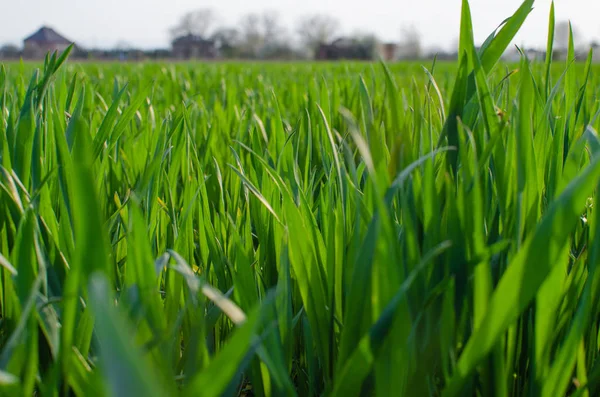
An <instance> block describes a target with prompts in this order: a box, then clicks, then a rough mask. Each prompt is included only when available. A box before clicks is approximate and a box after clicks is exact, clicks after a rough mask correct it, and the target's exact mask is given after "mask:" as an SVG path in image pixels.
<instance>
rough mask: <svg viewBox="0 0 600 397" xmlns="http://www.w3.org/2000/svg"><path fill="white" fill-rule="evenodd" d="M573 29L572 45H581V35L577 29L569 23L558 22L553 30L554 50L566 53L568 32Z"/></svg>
mask: <svg viewBox="0 0 600 397" xmlns="http://www.w3.org/2000/svg"><path fill="white" fill-rule="evenodd" d="M571 29H573V43H574V45H575V47H576V48H577V47H579V46H580V45H581V35H580V33H579V30H578V29H577V27H575V26H574V25H573V24H571V23H570V22H569V21H560V22H558V23H557V24H556V27H555V28H554V48H555V49H556V50H557V51H561V52H566V51H567V49H568V48H569V36H570V31H571Z"/></svg>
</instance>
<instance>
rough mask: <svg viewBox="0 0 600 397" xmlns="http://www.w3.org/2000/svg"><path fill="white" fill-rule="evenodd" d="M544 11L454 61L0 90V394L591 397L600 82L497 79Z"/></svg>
mask: <svg viewBox="0 0 600 397" xmlns="http://www.w3.org/2000/svg"><path fill="white" fill-rule="evenodd" d="M532 3H533V1H525V2H524V4H523V6H522V7H521V8H520V9H519V10H517V11H516V12H515V14H514V16H513V17H512V18H511V19H510V20H508V21H507V23H506V24H504V25H503V27H502V29H501V30H499V31H498V32H497V33H496V35H492V36H490V39H489V40H488V41H486V43H485V44H484V46H482V47H481V48H480V49H476V48H475V45H474V40H473V36H472V29H471V20H470V13H469V8H468V4H467V3H466V2H464V4H463V11H462V12H463V14H462V26H461V39H460V51H459V53H460V54H461V57H460V61H459V62H458V63H436V62H431V63H429V64H425V63H411V64H393V65H384V64H382V63H351V62H347V63H331V64H328V63H314V64H311V63H294V64H291V63H281V64H276V63H256V64H248V63H246V64H244V63H238V64H236V63H229V64H220V63H211V64H199V63H191V64H177V65H172V64H148V63H141V64H93V63H85V64H76V63H70V62H69V61H66V56H67V54H63V56H60V54H58V55H57V54H55V55H53V56H49V57H48V58H47V59H46V61H45V62H44V64H28V63H26V64H19V63H7V64H5V65H2V66H0V113H1V117H0V165H1V167H0V317H1V318H0V393H1V394H3V395H40V396H59V395H60V396H63V395H64V396H67V395H77V396H104V395H113V396H175V395H183V396H188V395H189V396H208V397H212V396H215V397H216V396H238V395H242V396H268V397H270V396H293V395H297V396H344V397H345V396H372V395H377V396H446V397H450V396H565V395H570V396H582V397H583V396H585V397H587V396H594V395H598V393H600V357H599V356H600V332H599V331H600V329H599V325H600V321H599V320H600V316H599V313H600V306H599V298H600V269H598V265H599V264H600V213H599V212H598V211H595V209H596V208H597V207H598V206H600V203H599V202H598V200H599V197H598V194H597V187H598V184H599V183H600V138H599V137H598V135H597V132H596V131H597V130H598V127H599V126H600V120H599V119H598V115H599V114H600V101H599V95H600V84H599V83H600V81H599V79H598V76H599V73H600V69H599V68H598V67H597V66H594V65H592V64H591V61H590V60H589V59H591V58H589V59H588V61H587V62H586V59H581V60H579V61H578V62H575V63H574V62H572V61H573V57H574V50H573V48H572V47H571V48H570V50H569V54H568V56H567V61H560V62H558V61H557V62H554V63H552V62H551V60H550V59H548V60H547V61H546V62H536V63H531V62H529V61H528V60H527V59H526V58H523V60H522V61H521V63H520V64H518V65H506V64H503V63H501V62H500V55H501V54H502V53H503V52H504V50H505V49H506V48H507V46H508V45H509V43H510V41H511V40H512V37H513V36H514V34H515V33H516V32H517V31H518V29H519V27H520V26H521V24H522V22H523V20H524V19H525V17H526V16H527V14H528V12H529V10H530V8H531V5H532ZM553 21H554V13H553V11H552V12H551V16H550V28H549V29H550V32H549V36H550V37H552V36H553V35H552V32H553V26H554V22H553ZM548 48H549V49H550V50H551V49H552V40H549V43H548ZM550 52H551V51H550Z"/></svg>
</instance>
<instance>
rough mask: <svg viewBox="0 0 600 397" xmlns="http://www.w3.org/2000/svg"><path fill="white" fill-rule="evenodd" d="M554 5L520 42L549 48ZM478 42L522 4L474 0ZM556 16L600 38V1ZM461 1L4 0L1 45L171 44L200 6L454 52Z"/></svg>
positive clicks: (561, 1) (536, 17)
mask: <svg viewBox="0 0 600 397" xmlns="http://www.w3.org/2000/svg"><path fill="white" fill-rule="evenodd" d="M550 1H551V0H537V1H536V2H535V5H534V7H535V9H534V10H533V12H532V13H531V14H530V16H529V19H528V20H527V22H526V23H525V26H524V27H523V29H522V31H521V33H520V34H519V36H517V39H516V43H515V44H519V45H527V46H540V47H543V46H545V42H546V34H547V25H548V13H549V10H550ZM470 4H471V10H472V14H473V23H474V30H475V40H476V42H478V43H481V42H482V41H483V40H484V39H485V38H486V37H487V35H488V34H489V33H490V32H491V31H492V30H493V29H494V28H495V27H496V26H497V25H498V24H499V23H500V22H502V21H503V20H504V19H505V18H506V17H508V16H509V15H511V14H512V13H513V12H514V10H516V9H517V8H518V6H519V5H520V4H521V0H471V1H470ZM555 4H556V18H557V20H558V21H560V20H567V19H569V20H571V21H572V23H573V25H574V26H575V27H576V28H577V29H578V30H579V31H580V32H581V37H580V38H581V39H583V40H584V41H585V42H589V41H591V40H592V39H600V1H599V0H556V2H555ZM460 5H461V0H366V1H365V0H363V1H359V0H278V1H272V0H271V1H270V0H253V1H249V0H219V1H209V0H162V1H161V0H101V1H97V0H0V10H1V12H0V43H12V44H18V45H20V44H21V43H22V40H23V38H24V37H26V36H27V35H29V34H31V33H33V32H34V31H35V30H37V29H38V28H39V27H40V26H41V25H42V24H46V25H49V26H51V27H53V28H55V29H56V30H57V31H58V32H59V33H61V34H63V35H64V36H66V37H67V38H69V39H71V40H73V41H75V42H76V43H78V44H81V45H83V46H94V47H109V46H113V45H115V44H116V43H117V42H119V41H125V42H127V43H129V44H132V45H135V46H139V47H143V48H156V47H167V46H168V45H169V44H168V43H169V40H168V29H169V27H170V26H172V25H174V24H175V23H176V22H177V20H178V18H179V17H180V16H181V15H182V14H183V13H185V12H186V11H190V10H193V9H197V8H204V7H209V8H212V9H213V10H215V11H216V12H217V13H218V14H219V15H220V17H221V18H220V19H221V21H222V22H223V23H225V24H228V25H235V23H236V22H237V21H238V20H239V18H240V17H241V16H242V15H244V14H246V13H248V12H257V11H262V10H266V9H268V10H274V11H277V12H278V13H279V14H280V16H281V19H282V22H283V23H284V24H285V25H286V26H287V27H288V28H289V30H290V31H293V27H294V22H295V21H296V20H297V18H298V17H299V16H301V15H305V14H312V13H326V14H329V15H331V16H333V17H335V18H337V19H339V20H340V21H341V23H342V28H343V30H344V31H345V32H352V31H354V30H361V31H371V32H374V33H376V34H377V36H378V37H380V38H381V39H384V40H398V39H399V38H400V27H401V26H402V25H403V24H410V23H414V24H415V25H416V26H417V28H418V29H419V31H420V32H421V35H422V38H423V41H424V44H425V45H426V46H427V47H431V46H440V47H444V48H450V46H451V45H452V43H453V42H455V40H456V37H457V36H458V32H459V22H460Z"/></svg>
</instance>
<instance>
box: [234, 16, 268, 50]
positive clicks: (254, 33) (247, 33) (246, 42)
mask: <svg viewBox="0 0 600 397" xmlns="http://www.w3.org/2000/svg"><path fill="white" fill-rule="evenodd" d="M239 26H240V32H241V36H242V51H243V53H244V55H246V56H256V55H257V54H258V52H259V51H260V49H261V48H262V46H263V45H264V41H265V38H264V35H263V33H262V32H261V19H260V16H259V15H258V14H247V15H245V16H243V17H242V19H241V20H240V23H239Z"/></svg>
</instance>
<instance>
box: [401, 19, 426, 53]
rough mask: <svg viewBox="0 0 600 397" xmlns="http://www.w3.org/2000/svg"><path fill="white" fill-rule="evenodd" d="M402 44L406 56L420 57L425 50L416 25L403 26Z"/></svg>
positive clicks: (402, 50)
mask: <svg viewBox="0 0 600 397" xmlns="http://www.w3.org/2000/svg"><path fill="white" fill-rule="evenodd" d="M400 46H401V52H402V56H403V57H404V58H411V59H416V58H420V57H421V55H422V52H423V49H422V44H421V33H419V30H418V29H417V28H416V26H415V25H407V26H403V27H402V28H401V30H400Z"/></svg>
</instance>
